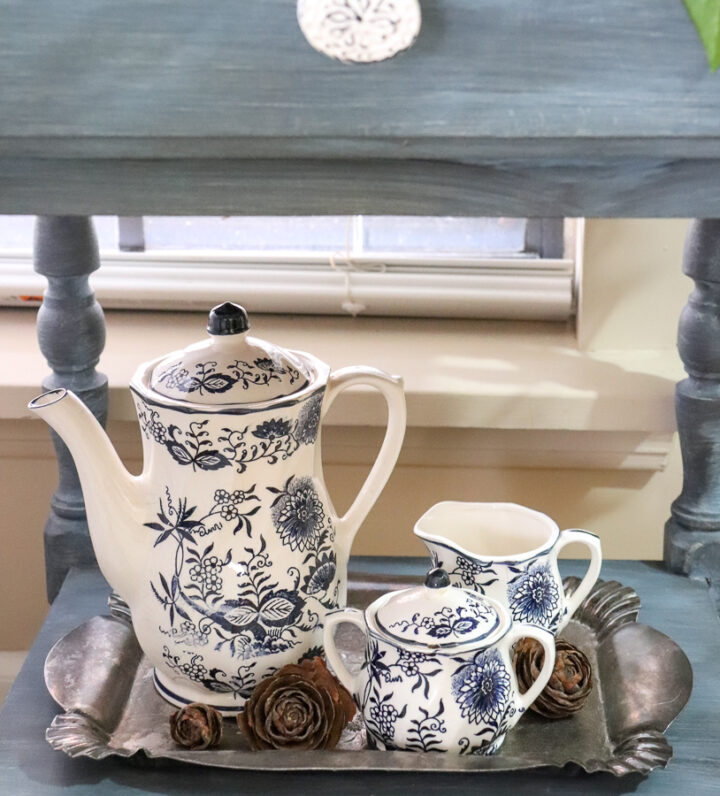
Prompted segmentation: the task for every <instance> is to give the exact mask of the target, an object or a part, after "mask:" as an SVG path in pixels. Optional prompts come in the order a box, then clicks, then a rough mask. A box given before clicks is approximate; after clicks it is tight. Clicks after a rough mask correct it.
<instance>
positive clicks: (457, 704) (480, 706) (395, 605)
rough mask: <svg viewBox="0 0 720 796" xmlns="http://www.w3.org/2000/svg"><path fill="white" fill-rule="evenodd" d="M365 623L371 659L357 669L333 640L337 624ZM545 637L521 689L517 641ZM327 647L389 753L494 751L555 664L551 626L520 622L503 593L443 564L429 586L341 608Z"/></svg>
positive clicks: (329, 624)
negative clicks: (473, 584) (534, 671)
mask: <svg viewBox="0 0 720 796" xmlns="http://www.w3.org/2000/svg"><path fill="white" fill-rule="evenodd" d="M342 622H352V623H353V624H356V625H357V626H358V627H360V629H361V630H362V631H363V632H364V633H365V634H366V636H367V645H366V649H365V661H364V664H363V666H362V668H361V669H360V671H359V672H357V673H355V674H353V673H352V672H350V671H349V670H348V669H347V667H346V666H345V664H344V662H343V660H342V658H341V657H340V655H339V653H338V650H337V647H336V646H335V640H334V629H335V626H336V625H338V624H340V623H342ZM526 636H528V637H530V638H534V639H536V640H537V641H539V642H540V643H541V644H542V646H543V649H544V652H545V656H544V662H543V667H542V669H541V670H540V674H539V675H538V677H537V679H536V680H535V682H534V683H533V684H532V686H531V687H530V688H529V689H528V690H527V691H526V692H525V693H524V694H521V693H520V692H519V690H518V686H517V678H516V676H515V671H514V669H513V666H512V661H511V656H512V647H513V644H514V643H515V642H516V641H518V640H519V639H521V638H524V637H526ZM324 644H325V654H326V655H327V659H328V661H329V662H330V664H331V666H332V667H333V669H334V670H335V673H336V674H337V676H338V677H339V679H340V681H341V682H342V683H343V685H344V686H345V687H346V688H347V689H348V691H350V693H351V694H353V696H354V697H355V701H356V702H357V703H358V705H359V707H360V710H361V712H362V715H363V719H364V720H365V727H366V728H367V732H368V740H369V741H370V742H371V743H372V744H374V746H375V747H377V748H380V749H385V750H395V749H402V750H406V751H416V752H431V751H436V752H454V753H455V754H479V755H490V754H494V753H495V752H496V751H497V750H498V749H499V748H500V746H501V745H502V743H503V741H504V740H505V735H506V733H507V732H508V730H510V729H511V728H512V727H514V726H515V725H516V724H517V722H518V721H519V720H520V718H521V716H522V715H523V713H525V711H526V710H527V708H528V707H529V706H530V705H531V704H532V703H533V702H534V701H535V699H536V698H537V697H538V696H539V694H540V692H541V691H542V689H543V688H544V687H545V685H546V684H547V682H548V680H549V679H550V676H551V674H552V672H553V668H554V666H555V639H554V637H553V635H552V633H550V632H548V631H547V630H544V629H543V628H540V627H535V626H534V625H527V624H523V623H520V622H515V623H513V621H512V618H511V616H510V614H509V613H508V611H507V610H506V609H505V608H504V607H503V606H502V605H500V603H497V602H495V601H494V600H491V599H489V598H488V597H484V596H483V595H481V594H476V593H475V592H472V591H470V590H467V589H463V588H461V587H458V586H452V585H451V581H450V576H449V575H448V573H447V572H446V571H445V570H444V569H439V568H437V569H433V570H431V571H430V572H429V573H428V574H427V577H426V579H425V585H424V586H415V587H413V588H410V589H402V590H400V591H395V592H389V593H388V594H384V595H383V596H382V597H379V598H378V599H377V600H375V602H374V603H372V605H370V606H369V608H367V609H366V610H365V612H364V613H363V612H362V611H358V610H357V609H355V608H347V609H345V610H344V611H336V612H334V613H331V614H329V615H328V616H327V617H326V619H325V631H324Z"/></svg>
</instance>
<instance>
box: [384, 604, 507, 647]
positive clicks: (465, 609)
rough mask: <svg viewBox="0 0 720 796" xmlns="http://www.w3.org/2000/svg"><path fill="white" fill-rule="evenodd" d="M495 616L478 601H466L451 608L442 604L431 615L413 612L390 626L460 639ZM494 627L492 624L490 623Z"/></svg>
mask: <svg viewBox="0 0 720 796" xmlns="http://www.w3.org/2000/svg"><path fill="white" fill-rule="evenodd" d="M493 618H496V614H495V612H494V611H493V610H492V609H491V608H490V607H489V606H485V605H481V604H480V603H468V604H467V605H465V606H463V605H460V606H458V608H457V609H453V608H451V607H450V606H447V605H446V606H444V607H443V608H441V609H440V610H439V611H435V612H434V613H433V614H432V616H421V615H420V614H419V613H416V614H413V616H412V618H411V619H410V620H407V619H402V620H400V621H399V622H393V623H392V624H391V625H390V627H397V628H399V630H401V631H402V632H403V633H407V631H408V630H410V631H412V632H411V635H415V636H417V635H418V634H419V633H420V631H424V632H425V633H427V635H429V636H432V638H437V639H452V638H456V639H458V640H459V639H462V637H463V636H466V635H467V634H468V633H472V632H473V631H474V630H476V629H477V628H478V627H480V626H481V625H483V624H488V625H489V624H490V622H491V620H492V619H493ZM492 626H493V627H494V625H492Z"/></svg>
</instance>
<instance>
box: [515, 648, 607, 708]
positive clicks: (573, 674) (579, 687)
mask: <svg viewBox="0 0 720 796" xmlns="http://www.w3.org/2000/svg"><path fill="white" fill-rule="evenodd" d="M544 659H545V652H544V650H543V648H542V645H541V644H540V643H539V642H537V641H535V639H532V638H524V639H521V640H520V641H518V643H517V644H516V645H515V652H514V654H513V666H514V667H515V674H516V675H517V679H518V686H519V687H520V693H522V694H524V693H525V692H526V691H527V690H528V689H529V688H530V686H531V685H532V684H533V683H534V682H535V680H536V679H537V676H538V675H539V674H540V670H541V669H542V665H543V661H544ZM591 690H592V669H591V668H590V661H589V660H588V659H587V656H586V655H585V653H583V652H581V651H580V650H579V649H578V648H577V647H575V646H574V645H572V644H570V643H569V642H568V641H563V640H561V639H558V640H557V641H556V642H555V669H554V670H553V673H552V675H551V676H550V679H549V680H548V683H547V685H546V686H545V688H544V689H543V690H542V692H541V693H540V696H539V697H538V698H537V699H536V700H535V701H534V702H533V704H532V705H531V706H530V708H531V710H534V711H535V712H536V713H539V714H540V715H541V716H545V717H546V718H548V719H564V718H567V717H568V716H572V715H573V714H574V713H577V712H578V711H579V710H582V708H583V706H584V705H585V702H586V701H587V698H588V695H589V694H590V691H591Z"/></svg>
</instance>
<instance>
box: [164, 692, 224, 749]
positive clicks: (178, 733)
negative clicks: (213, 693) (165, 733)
mask: <svg viewBox="0 0 720 796" xmlns="http://www.w3.org/2000/svg"><path fill="white" fill-rule="evenodd" d="M170 735H172V739H173V741H175V743H177V744H180V746H185V747H187V748H188V749H210V748H211V747H212V746H217V745H218V744H219V743H220V739H221V738H222V716H221V715H220V714H219V713H218V712H217V710H215V708H211V707H210V706H209V705H203V704H202V703H201V702H193V703H191V704H190V705H186V706H185V707H184V708H182V709H181V710H178V711H176V712H175V713H173V714H172V716H170Z"/></svg>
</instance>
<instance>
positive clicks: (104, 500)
mask: <svg viewBox="0 0 720 796" xmlns="http://www.w3.org/2000/svg"><path fill="white" fill-rule="evenodd" d="M28 409H31V410H32V411H33V412H36V413H37V414H39V415H40V417H42V419H43V420H45V422H46V423H48V424H49V425H50V426H51V427H52V428H53V429H54V430H55V432H56V433H57V434H58V436H59V437H60V438H61V439H62V441H63V442H64V443H65V444H66V445H67V447H68V448H69V450H70V453H71V454H72V457H73V459H74V461H75V467H76V469H77V472H78V476H79V478H80V485H81V487H82V491H83V497H84V499H85V510H86V514H87V522H88V528H89V530H90V538H91V539H92V544H93V548H94V550H95V557H96V558H97V562H98V565H99V567H100V569H101V570H102V573H103V575H104V576H105V578H106V579H107V581H108V583H109V584H110V586H111V587H112V588H113V589H114V590H115V591H116V592H117V593H118V594H119V595H120V596H121V597H122V598H123V599H124V600H125V601H126V602H127V601H129V595H130V592H131V588H132V582H133V578H134V576H135V574H136V568H135V567H134V566H133V560H134V558H136V557H137V556H138V554H139V553H138V548H137V547H135V549H134V550H133V547H134V545H133V542H134V541H136V539H135V536H136V533H135V528H136V527H138V526H137V525H136V524H135V522H134V514H136V513H137V509H136V506H137V500H136V493H137V492H138V491H139V483H138V482H139V480H140V479H139V478H138V477H135V476H132V475H131V474H130V473H129V472H128V471H127V470H126V469H125V467H124V465H123V464H122V462H121V461H120V458H119V457H118V455H117V453H116V452H115V448H114V447H113V446H112V443H111V442H110V440H109V439H108V436H107V434H106V433H105V431H104V429H103V428H102V426H101V425H100V423H98V421H97V420H96V419H95V417H94V415H93V414H92V412H91V411H90V410H89V409H88V408H87V407H86V406H85V404H83V403H82V401H81V400H80V399H79V398H78V397H77V396H76V395H75V394H74V393H72V392H70V391H69V390H64V389H57V390H50V391H49V392H45V393H43V394H42V395H39V396H38V397H37V398H34V399H33V400H32V401H30V403H29V404H28Z"/></svg>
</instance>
